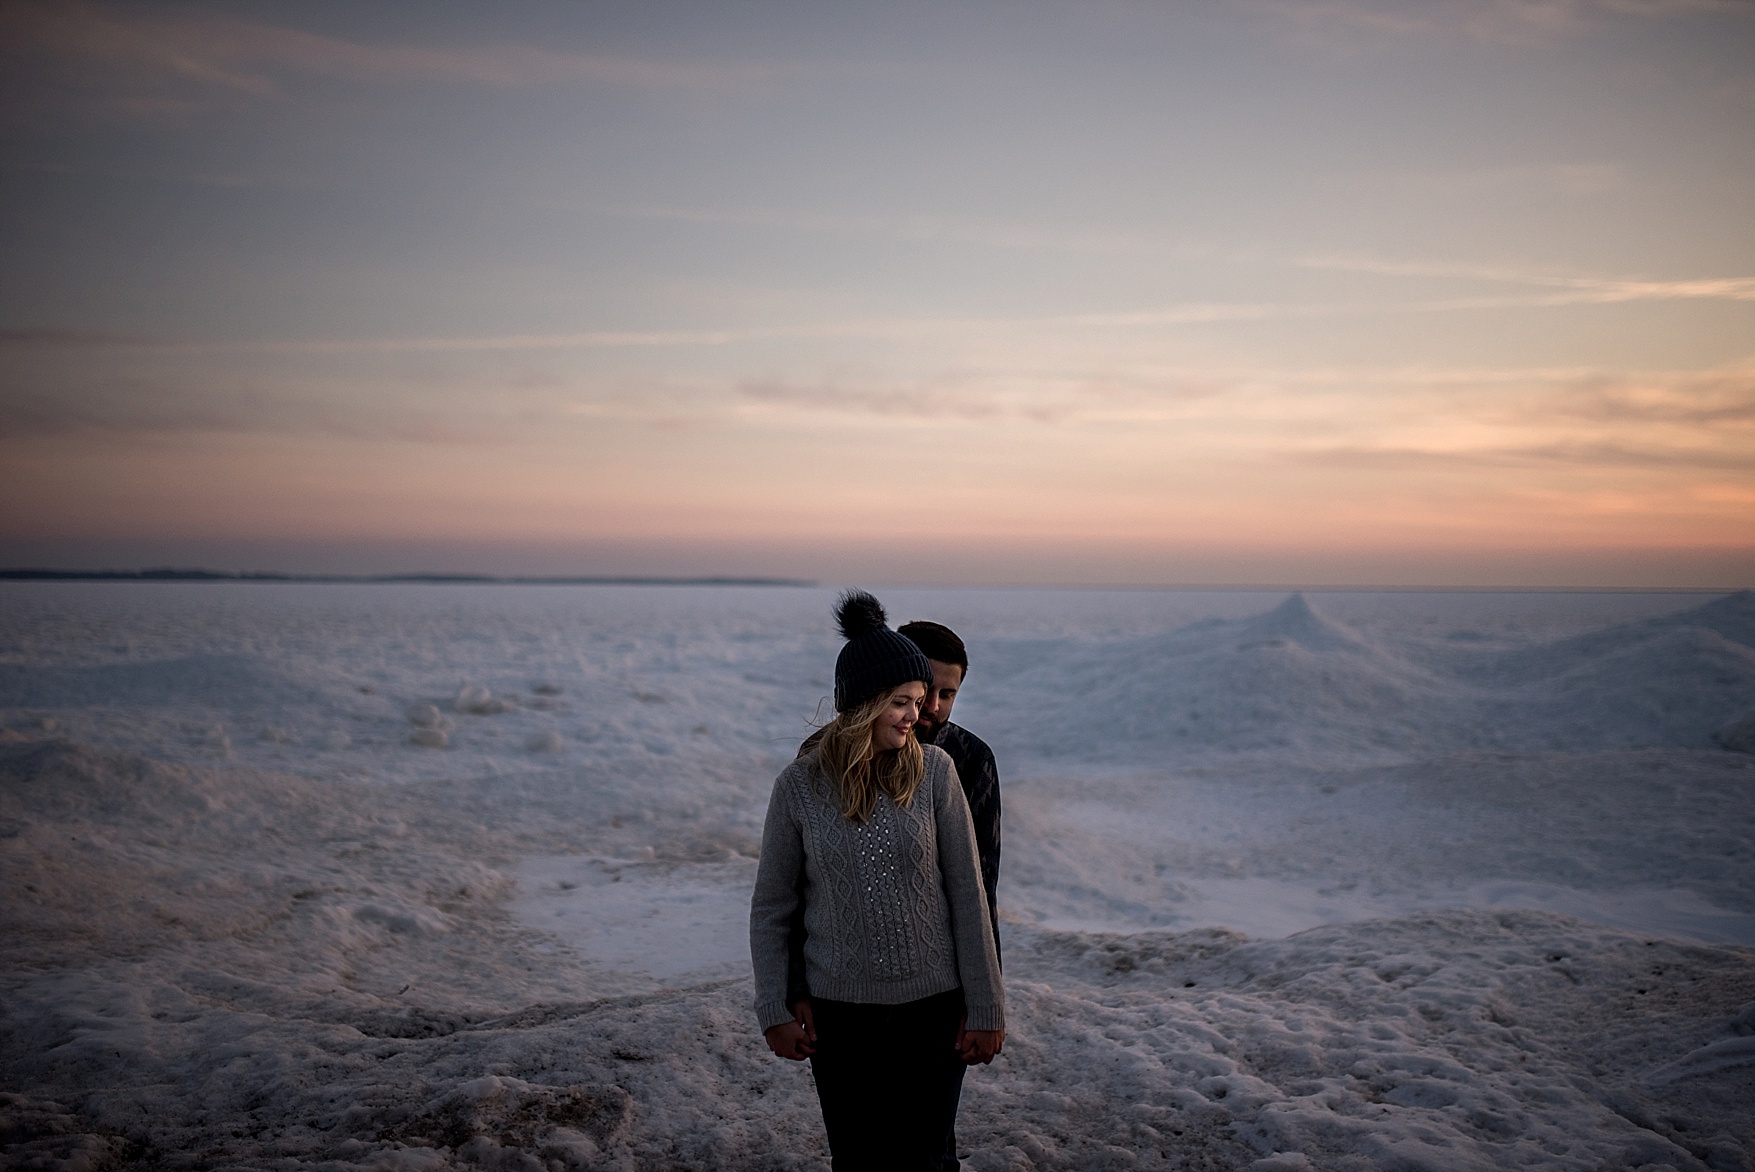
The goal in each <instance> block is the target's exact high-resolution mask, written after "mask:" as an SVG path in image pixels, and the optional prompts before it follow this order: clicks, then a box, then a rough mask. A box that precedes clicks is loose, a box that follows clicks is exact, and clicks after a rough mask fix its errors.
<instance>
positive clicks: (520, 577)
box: [0, 567, 1752, 594]
mask: <svg viewBox="0 0 1755 1172" xmlns="http://www.w3.org/2000/svg"><path fill="white" fill-rule="evenodd" d="M0 581H7V582H192V583H202V582H236V583H245V584H248V583H269V584H272V583H291V584H296V585H384V586H394V585H404V586H419V585H433V586H447V585H454V586H762V587H794V588H801V589H820V588H823V583H822V582H821V581H819V580H818V579H815V578H787V577H754V576H749V575H733V574H697V575H682V574H675V575H672V574H467V573H452V572H443V571H416V572H408V573H388V574H341V573H335V574H300V573H292V572H281V571H274V570H209V569H203V568H197V567H190V568H182V567H152V568H145V569H134V570H63V569H50V568H40V567H19V568H0ZM876 585H879V586H880V587H881V588H883V589H891V590H1113V591H1139V592H1149V591H1163V592H1166V593H1178V592H1187V593H1197V592H1203V591H1210V592H1213V593H1232V592H1235V593H1264V594H1265V593H1293V594H1298V593H1308V594H1738V593H1743V592H1746V591H1749V590H1750V589H1752V587H1751V586H1748V585H1740V586H1730V585H1721V586H1582V585H1577V586H1534V585H1526V586H1519V585H1510V584H1502V585H1485V586H1482V585H1475V586H1470V585H1432V584H1408V583H1403V584H1387V583H1339V584H1325V585H1310V584H1300V583H1287V582H1211V583H1207V582H1166V583H1138V582H1134V583H1121V582H1098V583H1089V582H993V583H983V584H973V583H912V584H910V583H888V584H884V583H877V584H876Z"/></svg>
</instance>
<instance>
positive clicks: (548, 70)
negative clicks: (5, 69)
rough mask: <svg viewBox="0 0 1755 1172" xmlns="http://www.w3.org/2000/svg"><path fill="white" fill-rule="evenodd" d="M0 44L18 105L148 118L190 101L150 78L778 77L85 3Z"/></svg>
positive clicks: (756, 65)
mask: <svg viewBox="0 0 1755 1172" xmlns="http://www.w3.org/2000/svg"><path fill="white" fill-rule="evenodd" d="M0 44H4V46H5V56H6V58H7V59H8V60H10V62H11V63H12V66H13V67H14V69H15V70H17V71H18V72H19V73H20V75H21V76H23V77H24V78H25V80H24V81H22V82H20V81H15V82H14V85H13V87H12V89H13V91H14V97H15V101H18V102H22V103H25V104H28V103H30V102H32V101H36V102H50V103H53V102H57V101H59V102H65V101H68V100H69V98H70V95H69V93H68V92H67V91H68V89H69V87H72V88H74V89H79V90H84V91H89V92H100V93H104V94H107V95H108V97H109V98H110V99H111V101H112V104H120V105H124V106H126V105H128V104H130V103H132V104H135V105H134V108H138V109H139V110H140V111H142V112H148V113H151V112H155V111H161V110H165V109H170V110H175V109H179V108H182V107H184V106H186V105H187V99H186V98H184V99H180V100H179V99H177V98H172V97H167V96H165V94H164V93H163V92H162V91H159V92H154V91H152V90H150V89H148V90H147V91H145V92H142V91H141V87H142V86H143V85H145V86H148V87H150V86H151V84H152V83H155V82H156V83H178V84H181V85H184V86H193V87H195V89H196V90H197V91H201V90H206V91H217V92H225V93H233V94H238V95H245V96H254V97H271V96H275V95H279V94H281V93H282V92H284V84H285V82H286V81H287V80H288V79H289V78H292V77H296V76H299V75H305V76H318V77H328V78H344V79H348V80H353V81H367V82H370V81H383V82H441V83H461V84H471V85H484V86H495V87H501V88H526V87H530V86H542V85H578V84H599V85H613V86H629V87H641V88H650V89H689V90H723V89H727V88H744V87H749V86H753V85H764V84H767V83H769V82H771V81H772V80H774V78H775V77H776V76H778V74H779V73H780V72H782V71H783V69H782V67H781V66H778V65H775V64H773V63H761V62H750V63H736V62H724V61H714V62H700V61H661V60H650V59H638V58H632V57H624V56H613V55H605V54H590V53H569V52H563V51H557V50H554V49H550V48H543V47H538V46H533V45H522V44H468V45H418V44H372V43H366V42H362V41H355V40H348V39H345V38H343V37H338V36H332V35H328V34H323V33H314V32H307V31H305V30H303V29H298V28H294V27H290V26H286V25H277V24H267V23H261V22H257V21H251V20H246V19H243V18H241V17H233V16H222V15H216V14H213V13H206V12H199V11H191V10H178V9H175V8H169V7H144V8H139V7H122V6H112V5H103V4H95V3H88V2H81V0H12V2H11V3H7V4H5V5H3V6H0ZM33 83H34V84H33ZM88 96H89V95H88ZM142 103H143V105H142ZM167 103H168V105H167Z"/></svg>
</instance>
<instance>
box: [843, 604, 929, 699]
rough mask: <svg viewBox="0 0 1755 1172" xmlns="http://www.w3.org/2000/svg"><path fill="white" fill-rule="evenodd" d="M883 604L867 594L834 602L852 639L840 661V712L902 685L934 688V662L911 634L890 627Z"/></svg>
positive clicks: (844, 629)
mask: <svg viewBox="0 0 1755 1172" xmlns="http://www.w3.org/2000/svg"><path fill="white" fill-rule="evenodd" d="M888 617H889V616H887V615H886V614H884V608H883V604H882V603H880V602H878V600H877V599H875V598H873V597H872V596H871V595H869V594H867V593H866V592H865V591H863V590H849V591H847V592H846V593H845V594H843V595H841V597H840V598H839V599H837V600H836V602H835V622H836V623H837V624H838V625H839V626H840V628H841V634H842V635H843V636H844V637H845V638H846V640H847V646H845V647H843V648H841V655H840V657H839V658H837V659H836V660H835V711H836V712H846V711H847V710H848V709H851V708H857V707H859V706H860V705H861V704H863V703H865V702H866V701H867V700H870V699H871V698H872V697H873V696H876V695H878V694H879V693H880V692H887V691H889V690H890V689H891V688H893V687H895V686H896V685H897V684H905V683H907V682H908V681H909V680H919V681H920V682H921V683H923V684H925V685H926V686H927V687H929V688H930V687H932V664H931V663H930V662H929V661H928V660H927V658H926V653H925V652H923V651H921V650H920V648H918V647H916V646H915V645H914V643H913V642H912V641H911V640H910V639H909V638H908V637H907V636H906V635H898V634H897V633H896V632H894V631H892V630H890V628H889V627H888V626H886V625H885V624H886V621H887V619H888Z"/></svg>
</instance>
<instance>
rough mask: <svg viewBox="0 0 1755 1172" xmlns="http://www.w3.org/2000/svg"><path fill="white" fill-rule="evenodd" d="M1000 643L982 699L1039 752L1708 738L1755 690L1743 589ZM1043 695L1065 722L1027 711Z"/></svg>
mask: <svg viewBox="0 0 1755 1172" xmlns="http://www.w3.org/2000/svg"><path fill="white" fill-rule="evenodd" d="M1005 650H1006V651H1007V652H1009V653H1010V656H1009V657H1010V658H1012V659H1013V660H1014V661H1015V662H1017V663H1019V664H1020V666H1018V667H1017V668H1016V669H1015V670H1013V671H1010V672H1008V673H1005V674H1004V676H1003V678H1002V679H1001V680H1000V681H999V683H998V685H997V689H996V690H997V691H998V692H999V697H998V700H997V702H995V703H993V704H992V705H991V707H989V706H988V705H987V704H985V703H984V704H983V707H984V709H985V710H986V711H988V712H991V713H992V714H993V716H994V718H995V719H994V720H993V721H992V723H993V724H994V725H995V726H996V732H997V733H998V734H999V735H1000V736H1001V737H1002V738H1003V739H1005V740H1006V741H1007V742H1008V743H1011V744H1016V745H1019V746H1020V747H1027V748H1028V749H1029V750H1030V751H1031V752H1034V753H1037V754H1040V755H1041V756H1043V757H1045V758H1049V759H1053V758H1057V757H1062V756H1065V755H1066V754H1068V753H1076V754H1077V755H1079V756H1081V757H1085V758H1091V759H1096V760H1109V761H1135V762H1142V763H1143V762H1146V761H1161V760H1163V759H1165V757H1166V756H1169V757H1171V758H1184V759H1188V760H1201V759H1210V758H1212V757H1213V756H1214V755H1215V754H1235V753H1262V752H1268V753H1280V754H1285V753H1296V754H1300V755H1305V756H1308V755H1314V754H1321V755H1329V756H1333V755H1335V754H1364V755H1366V756H1367V757H1372V756H1375V757H1376V758H1378V759H1383V758H1385V757H1386V756H1393V755H1397V754H1402V755H1406V754H1422V753H1439V752H1448V751H1456V750H1479V749H1500V750H1518V751H1565V752H1584V751H1593V750H1600V749H1627V748H1643V747H1652V746H1669V747H1676V748H1689V749H1707V748H1713V747H1714V746H1715V744H1716V743H1718V742H1715V740H1714V736H1715V734H1716V733H1718V731H1719V730H1720V729H1721V728H1722V727H1723V726H1724V725H1725V724H1726V722H1728V721H1731V720H1733V719H1735V718H1736V717H1739V716H1741V715H1743V714H1744V713H1746V712H1747V711H1748V710H1749V709H1750V707H1751V706H1752V705H1755V595H1752V594H1749V593H1747V592H1745V593H1743V594H1739V595H1734V596H1731V597H1730V598H1725V599H1720V600H1717V601H1715V602H1712V603H1708V604H1706V605H1704V606H1701V607H1697V608H1694V609H1692V610H1688V611H1684V612H1682V613H1681V614H1676V615H1669V616H1665V617H1661V618H1656V619H1644V620H1639V621H1635V622H1630V623H1623V624H1618V625H1614V626H1610V627H1608V628H1605V629H1602V630H1598V631H1593V632H1590V633H1588V634H1585V635H1579V636H1573V637H1570V638H1565V639H1559V640H1553V641H1546V642H1541V641H1538V642H1534V643H1532V644H1530V645H1527V646H1523V647H1516V648H1513V649H1510V650H1506V649H1503V648H1500V647H1498V646H1496V645H1493V644H1491V643H1484V644H1477V643H1469V644H1467V645H1458V644H1457V643H1456V641H1454V640H1445V641H1443V643H1442V645H1440V646H1438V647H1436V648H1434V647H1421V646H1413V645H1405V644H1404V645H1396V644H1393V643H1391V642H1388V641H1385V640H1382V639H1379V638H1372V637H1368V636H1366V635H1365V634H1362V633H1361V632H1359V631H1356V630H1353V629H1351V628H1349V627H1348V626H1346V625H1345V624H1342V623H1339V622H1337V621H1334V620H1333V619H1330V618H1328V617H1327V616H1325V615H1323V614H1322V613H1321V612H1320V611H1318V610H1317V609H1316V608H1313V607H1312V606H1311V605H1310V604H1309V602H1308V601H1307V600H1306V599H1305V598H1304V597H1303V596H1302V595H1296V594H1294V595H1292V596H1291V597H1289V598H1287V599H1286V600H1285V601H1284V602H1283V603H1282V604H1281V605H1280V606H1278V607H1277V608H1275V609H1274V610H1272V611H1270V612H1267V613H1265V614H1262V615H1258V616H1256V617H1254V618H1249V619H1243V620H1218V621H1214V620H1209V621H1203V622H1198V623H1193V624H1190V625H1188V626H1185V627H1182V628H1179V629H1177V630H1174V631H1171V632H1169V633H1167V634H1163V635H1157V636H1147V637H1140V638H1132V639H1117V640H1103V641H1093V640H1057V641H1055V640H1049V641H1044V640H1032V641H1027V642H1020V645H1019V646H1017V647H1015V648H1008V649H1005ZM1004 658H1006V656H1003V655H1002V662H1003V660H1004ZM984 686H989V685H984ZM1056 703H1059V704H1060V705H1061V706H1062V707H1065V708H1067V709H1068V710H1070V711H1071V712H1073V713H1074V714H1076V715H1075V716H1074V721H1075V723H1076V727H1077V729H1078V732H1079V735H1078V736H1076V737H1069V736H1067V734H1066V727H1065V725H1064V724H1063V723H1061V722H1059V721H1053V720H1043V719H1041V717H1040V714H1041V713H1042V712H1043V711H1044V710H1045V709H1046V708H1048V707H1049V706H1051V705H1054V704H1056ZM990 739H991V738H990Z"/></svg>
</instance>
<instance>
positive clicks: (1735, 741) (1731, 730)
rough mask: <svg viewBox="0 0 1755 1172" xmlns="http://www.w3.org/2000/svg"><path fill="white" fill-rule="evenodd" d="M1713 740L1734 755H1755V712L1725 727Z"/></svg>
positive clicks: (1714, 735)
mask: <svg viewBox="0 0 1755 1172" xmlns="http://www.w3.org/2000/svg"><path fill="white" fill-rule="evenodd" d="M1713 739H1714V740H1715V741H1717V742H1718V743H1719V745H1720V747H1722V748H1726V749H1729V750H1731V751H1732V752H1734V753H1755V712H1751V713H1749V715H1747V716H1745V717H1743V718H1742V719H1741V720H1733V721H1732V722H1731V723H1729V724H1727V725H1725V726H1724V727H1723V728H1721V729H1719V730H1718V732H1717V733H1715V734H1713Z"/></svg>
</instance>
